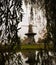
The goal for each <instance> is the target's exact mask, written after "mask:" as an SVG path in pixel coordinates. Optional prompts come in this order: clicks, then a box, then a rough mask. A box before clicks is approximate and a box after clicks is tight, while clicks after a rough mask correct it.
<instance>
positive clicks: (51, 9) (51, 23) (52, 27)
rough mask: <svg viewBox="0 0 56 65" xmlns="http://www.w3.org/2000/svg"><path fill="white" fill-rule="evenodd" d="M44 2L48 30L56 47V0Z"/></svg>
mask: <svg viewBox="0 0 56 65" xmlns="http://www.w3.org/2000/svg"><path fill="white" fill-rule="evenodd" d="M44 4H45V10H46V18H47V31H48V34H49V36H50V39H51V41H52V42H53V44H54V48H56V1H55V0H45V1H44Z"/></svg>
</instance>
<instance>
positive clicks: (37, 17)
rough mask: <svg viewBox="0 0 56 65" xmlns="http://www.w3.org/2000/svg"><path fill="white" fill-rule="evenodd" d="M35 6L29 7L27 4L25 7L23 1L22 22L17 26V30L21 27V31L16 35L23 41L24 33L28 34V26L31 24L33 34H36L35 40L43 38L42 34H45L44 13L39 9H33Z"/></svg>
mask: <svg viewBox="0 0 56 65" xmlns="http://www.w3.org/2000/svg"><path fill="white" fill-rule="evenodd" d="M35 6H36V4H35V5H34V6H33V5H30V4H29V3H28V4H27V6H26V5H25V2H24V0H23V4H22V9H23V12H22V13H23V18H22V22H20V23H19V24H18V28H20V27H21V30H19V31H18V32H19V33H18V35H19V36H20V37H21V39H24V37H26V36H25V33H27V32H28V25H29V23H31V24H32V25H33V32H35V33H37V34H36V35H35V37H34V38H35V40H36V41H38V38H43V36H44V34H45V33H46V23H47V21H46V17H45V13H43V12H44V11H45V10H44V11H43V10H41V9H40V8H36V7H35ZM31 7H33V20H31V14H30V12H31Z"/></svg>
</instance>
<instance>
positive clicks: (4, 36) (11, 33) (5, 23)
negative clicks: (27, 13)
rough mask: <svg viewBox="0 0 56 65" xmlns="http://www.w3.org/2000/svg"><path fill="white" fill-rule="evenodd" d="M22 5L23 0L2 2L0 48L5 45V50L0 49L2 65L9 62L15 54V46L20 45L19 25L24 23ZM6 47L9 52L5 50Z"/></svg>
mask: <svg viewBox="0 0 56 65" xmlns="http://www.w3.org/2000/svg"><path fill="white" fill-rule="evenodd" d="M21 5H22V0H0V46H3V45H5V47H4V49H3V47H0V56H1V57H0V60H1V62H0V64H1V63H2V65H4V63H3V62H5V61H4V60H7V59H8V60H9V57H10V53H12V52H15V51H13V46H15V45H19V44H20V38H19V37H18V30H19V29H20V28H18V24H19V23H20V22H21V21H22V8H21ZM6 47H7V50H5V48H6ZM1 49H3V50H1ZM6 52H7V53H8V55H7V53H6ZM4 53H5V56H4ZM15 53H16V52H15ZM6 57H8V58H6ZM4 58H5V59H4Z"/></svg>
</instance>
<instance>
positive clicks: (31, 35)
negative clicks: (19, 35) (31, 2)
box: [22, 7, 37, 44]
mask: <svg viewBox="0 0 56 65" xmlns="http://www.w3.org/2000/svg"><path fill="white" fill-rule="evenodd" d="M22 26H23V27H28V33H25V35H26V36H27V37H28V42H27V44H34V43H35V39H34V36H35V35H36V33H34V32H33V27H37V25H34V22H33V8H32V7H31V11H30V21H29V25H22Z"/></svg>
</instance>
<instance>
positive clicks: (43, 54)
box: [5, 50, 56, 65]
mask: <svg viewBox="0 0 56 65" xmlns="http://www.w3.org/2000/svg"><path fill="white" fill-rule="evenodd" d="M9 61H10V63H9V64H8V62H7V61H6V64H5V65H56V56H54V54H53V53H52V52H50V51H45V50H40V51H36V50H23V51H21V52H18V53H16V54H14V57H13V59H10V60H9Z"/></svg>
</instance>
